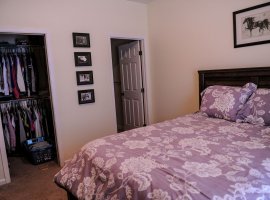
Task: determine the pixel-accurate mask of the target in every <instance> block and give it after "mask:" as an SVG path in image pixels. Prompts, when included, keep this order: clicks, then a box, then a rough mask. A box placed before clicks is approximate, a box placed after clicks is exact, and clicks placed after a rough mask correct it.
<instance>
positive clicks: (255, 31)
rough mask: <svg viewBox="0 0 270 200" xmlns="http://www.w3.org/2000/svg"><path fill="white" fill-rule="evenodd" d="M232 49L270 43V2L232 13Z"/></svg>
mask: <svg viewBox="0 0 270 200" xmlns="http://www.w3.org/2000/svg"><path fill="white" fill-rule="evenodd" d="M233 30H234V48H238V47H245V46H251V45H259V44H266V43H270V2H268V3H264V4H260V5H257V6H253V7H249V8H246V9H243V10H238V11H235V12H233Z"/></svg>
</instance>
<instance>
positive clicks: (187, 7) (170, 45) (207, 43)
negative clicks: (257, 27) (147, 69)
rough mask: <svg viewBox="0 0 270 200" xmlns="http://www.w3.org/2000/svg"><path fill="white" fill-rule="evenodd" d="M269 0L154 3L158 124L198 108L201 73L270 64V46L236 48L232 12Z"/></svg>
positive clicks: (154, 82)
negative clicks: (207, 70)
mask: <svg viewBox="0 0 270 200" xmlns="http://www.w3.org/2000/svg"><path fill="white" fill-rule="evenodd" d="M265 2H268V1H267V0H256V1H254V0H245V1H243V0H218V1H216V0H203V1H200V0H197V1H195V0H191V1H186V0H169V1H164V0H155V1H153V2H151V3H150V4H149V36H150V53H151V54H150V56H151V70H152V74H151V75H152V83H151V84H152V85H153V91H152V92H153V97H152V98H153V100H154V101H153V112H154V113H153V116H154V121H161V120H164V119H169V118H173V117H176V116H179V115H182V114H186V113H190V112H193V111H196V110H198V107H199V106H198V99H199V97H198V75H197V70H198V69H216V68H233V67H256V66H259V67H263V66H270V56H269V52H270V44H265V45H258V46H251V47H244V48H237V49H234V48H233V24H232V12H234V11H237V10H241V9H244V8H247V7H251V6H254V5H258V4H261V3H265Z"/></svg>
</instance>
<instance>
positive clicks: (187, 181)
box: [54, 113, 270, 200]
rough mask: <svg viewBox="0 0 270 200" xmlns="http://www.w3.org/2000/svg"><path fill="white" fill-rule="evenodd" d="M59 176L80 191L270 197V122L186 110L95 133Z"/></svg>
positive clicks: (109, 195)
mask: <svg viewBox="0 0 270 200" xmlns="http://www.w3.org/2000/svg"><path fill="white" fill-rule="evenodd" d="M54 180H55V182H56V183H57V184H58V185H59V186H61V187H63V188H65V189H66V190H67V191H69V192H71V193H72V194H73V195H74V196H76V197H77V198H78V199H115V200H116V199H155V200H161V199H162V200H172V199H174V200H188V199H196V200H200V199H214V200H221V199H224V200H233V199H237V200H238V199H241V200H242V199H250V200H254V199H257V200H262V199H270V127H266V126H264V127H263V126H258V125H257V126H256V125H251V124H248V123H234V122H229V121H225V120H222V119H214V118H208V117H205V116H203V115H202V114H200V113H197V114H192V115H186V116H183V117H179V118H176V119H174V120H170V121H165V122H162V123H158V124H154V125H151V126H147V127H142V128H138V129H134V130H130V131H126V132H123V133H120V134H115V135H111V136H107V137H104V138H101V139H97V140H94V141H91V142H89V143H88V144H86V145H85V146H83V147H82V148H81V150H80V152H78V153H77V154H75V155H74V157H73V159H72V160H70V161H69V162H67V164H66V165H65V166H64V167H63V168H62V169H61V171H59V172H58V173H57V174H56V175H55V179H54Z"/></svg>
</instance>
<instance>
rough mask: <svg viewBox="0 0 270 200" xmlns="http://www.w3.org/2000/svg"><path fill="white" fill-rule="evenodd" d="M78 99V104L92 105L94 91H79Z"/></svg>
mask: <svg viewBox="0 0 270 200" xmlns="http://www.w3.org/2000/svg"><path fill="white" fill-rule="evenodd" d="M78 99H79V104H86V103H94V102H95V93H94V89H89V90H79V91H78Z"/></svg>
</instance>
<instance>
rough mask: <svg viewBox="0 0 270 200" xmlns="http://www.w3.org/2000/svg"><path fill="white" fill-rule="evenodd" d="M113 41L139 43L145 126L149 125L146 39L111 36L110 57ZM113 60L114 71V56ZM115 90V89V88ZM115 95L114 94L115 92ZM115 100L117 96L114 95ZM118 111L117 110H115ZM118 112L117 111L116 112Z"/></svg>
mask: <svg viewBox="0 0 270 200" xmlns="http://www.w3.org/2000/svg"><path fill="white" fill-rule="evenodd" d="M111 39H115V40H134V41H139V43H140V47H141V51H142V55H141V65H142V69H141V70H142V82H143V88H144V95H143V102H144V119H145V124H146V125H148V124H149V106H148V82H147V78H146V77H147V65H146V45H145V38H137V37H125V36H110V38H109V43H110V48H109V49H110V56H111V55H112V54H111ZM110 60H111V69H113V63H112V56H111V58H110ZM112 83H113V73H112ZM113 90H114V87H113ZM113 94H114V92H113ZM114 100H115V95H114ZM115 109H116V108H115ZM115 112H116V111H115ZM115 124H116V127H117V119H116V118H115Z"/></svg>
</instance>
